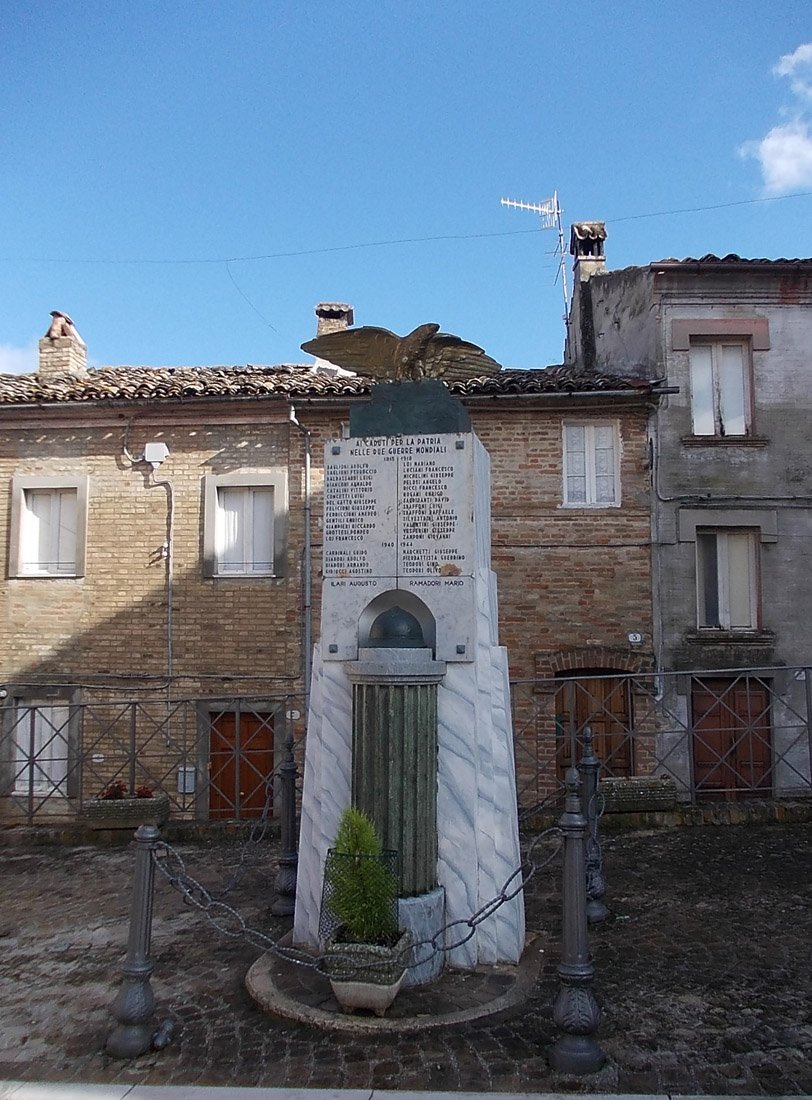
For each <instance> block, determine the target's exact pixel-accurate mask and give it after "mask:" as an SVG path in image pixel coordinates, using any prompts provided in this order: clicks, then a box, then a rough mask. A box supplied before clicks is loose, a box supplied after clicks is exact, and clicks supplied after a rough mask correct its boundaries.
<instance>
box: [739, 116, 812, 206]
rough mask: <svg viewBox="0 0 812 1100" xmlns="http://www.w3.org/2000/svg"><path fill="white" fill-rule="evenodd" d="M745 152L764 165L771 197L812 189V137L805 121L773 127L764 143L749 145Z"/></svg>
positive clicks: (764, 177) (763, 175) (763, 168)
mask: <svg viewBox="0 0 812 1100" xmlns="http://www.w3.org/2000/svg"><path fill="white" fill-rule="evenodd" d="M741 152H742V155H743V156H749V157H755V158H756V160H758V161H759V163H760V164H761V175H762V177H763V179H764V190H765V191H766V193H767V194H768V195H787V194H789V193H790V192H792V191H797V190H798V188H799V187H800V188H803V187H812V136H810V134H809V126H808V124H807V123H806V122H803V121H802V120H801V119H796V120H795V121H794V122H788V123H787V124H786V125H785V126H773V128H772V130H770V132H769V133H768V134H767V135H766V137H763V138H762V139H761V141H748V142H746V143H745V144H744V145H743V146H742V148H741Z"/></svg>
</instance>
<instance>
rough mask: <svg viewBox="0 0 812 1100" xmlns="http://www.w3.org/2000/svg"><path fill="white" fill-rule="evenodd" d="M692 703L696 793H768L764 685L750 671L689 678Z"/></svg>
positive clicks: (701, 795)
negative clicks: (745, 673)
mask: <svg viewBox="0 0 812 1100" xmlns="http://www.w3.org/2000/svg"><path fill="white" fill-rule="evenodd" d="M691 707H692V718H693V721H692V727H693V755H694V783H695V786H696V795H697V798H699V799H705V800H710V799H712V800H719V799H725V800H729V799H740V798H764V797H766V796H767V795H769V793H770V789H771V778H770V773H771V748H770V691H769V687H768V685H767V684H766V683H765V682H764V681H763V680H758V679H756V678H755V677H752V676H736V677H721V676H720V677H713V678H706V677H701V678H700V677H694V680H693V684H692V690H691Z"/></svg>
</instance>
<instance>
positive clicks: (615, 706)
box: [555, 670, 633, 778]
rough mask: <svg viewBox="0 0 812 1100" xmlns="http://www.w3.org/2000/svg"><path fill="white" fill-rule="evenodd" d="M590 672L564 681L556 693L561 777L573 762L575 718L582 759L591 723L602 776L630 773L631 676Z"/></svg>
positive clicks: (593, 743) (558, 757) (596, 671)
mask: <svg viewBox="0 0 812 1100" xmlns="http://www.w3.org/2000/svg"><path fill="white" fill-rule="evenodd" d="M589 671H591V670H589ZM589 671H587V674H586V675H585V676H583V678H582V677H580V676H579V677H578V679H577V680H568V681H565V682H564V683H562V684H561V687H560V688H559V689H558V691H557V692H556V700H555V714H556V730H557V733H558V738H557V739H558V746H557V754H556V755H557V763H558V774H559V778H563V777H564V773H565V771H566V769H567V768H568V767H569V765H570V732H571V729H572V723H573V721H574V727H575V736H576V741H577V744H578V746H579V748H578V757H579V759H580V754H581V748H580V746H581V745H582V744H583V730H584V726H586V725H589V726H590V727H591V728H592V737H593V742H592V745H593V748H594V750H595V755H596V756H597V757H598V759H599V760H600V762H601V775H612V776H627V775H631V774H632V763H633V761H632V734H631V730H632V713H631V710H632V706H631V702H632V701H631V697H630V692H629V680H628V677H626V676H611V675H609V676H606V675H600V674H599V673H600V671H601V670H595V671H594V672H593V674H592V675H591V676H590V675H589ZM564 675H567V674H566V673H565V674H564Z"/></svg>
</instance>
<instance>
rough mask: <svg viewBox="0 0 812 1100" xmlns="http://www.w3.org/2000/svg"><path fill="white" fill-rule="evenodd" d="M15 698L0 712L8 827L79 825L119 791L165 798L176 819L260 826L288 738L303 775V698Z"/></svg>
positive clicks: (0, 768) (1, 780)
mask: <svg viewBox="0 0 812 1100" xmlns="http://www.w3.org/2000/svg"><path fill="white" fill-rule="evenodd" d="M10 695H11V697H12V701H11V703H10V704H8V705H6V706H5V707H4V708H3V710H2V712H0V713H2V720H3V725H2V741H1V742H0V795H2V796H5V797H4V798H3V799H2V801H3V802H5V807H4V812H5V817H6V818H7V819H8V818H11V819H16V820H24V821H25V822H26V823H28V824H33V823H34V822H35V820H36V821H40V822H41V821H44V820H46V819H50V820H65V819H70V820H73V819H75V818H76V817H77V816H78V815H80V814H81V813H82V809H83V807H84V806H85V804H86V803H87V802H88V801H89V800H94V799H99V798H102V797H103V796H104V793H105V792H106V791H109V790H110V788H111V787H112V786H113V785H115V784H119V785H121V786H122V787H123V789H124V793H125V795H129V796H135V795H136V793H137V792H138V790H139V788H142V789H143V788H148V789H149V790H152V791H154V792H159V791H163V792H165V793H166V794H167V796H168V798H169V803H170V810H171V813H172V815H173V817H176V818H181V819H187V820H205V821H208V820H227V821H241V820H247V819H254V818H258V817H261V816H262V815H263V814H264V813H266V812H268V811H270V812H271V813H273V812H274V797H275V795H276V794H277V792H278V787H279V776H278V773H279V769H280V767H281V765H282V763H283V761H284V752H285V744H286V739H287V738H288V737H289V736H292V738H293V745H294V753H295V755H296V757H297V758H298V763H299V773H300V774H301V765H302V762H303V761H302V754H303V747H304V732H305V722H304V713H305V710H304V696H303V695H301V694H299V695H280V696H269V695H262V696H218V697H217V698H206V699H200V698H195V699H173V700H167V698H166V697H159V698H144V699H113V700H105V701H94V702H66V701H64V700H62V701H56V702H53V703H52V702H50V701H49V702H36V703H35V702H33V701H32V702H27V701H25V700H23V699H20V698H16V699H15V698H14V696H13V689H12V692H10ZM110 805H111V807H113V806H114V803H113V801H112V800H111V802H110Z"/></svg>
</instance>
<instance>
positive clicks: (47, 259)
mask: <svg viewBox="0 0 812 1100" xmlns="http://www.w3.org/2000/svg"><path fill="white" fill-rule="evenodd" d="M810 195H812V191H799V192H798V193H797V194H794V195H771V196H766V197H764V198H761V199H739V200H738V201H736V202H719V203H713V204H712V205H709V206H684V207H680V208H679V209H676V210H653V211H650V212H649V213H647V214H625V215H623V216H621V217H618V218H614V217H606V218H604V219H603V220H604V221H606V222H608V223H609V224H617V223H618V222H631V221H641V220H642V219H643V218H665V217H668V216H669V215H672V214H699V213H702V212H703V211H706V210H725V209H727V208H729V207H733V206H753V205H755V204H757V203H762V202H784V201H786V200H788V199H805V198H809V196H810ZM541 231H542V230H541V227H537V228H535V229H513V230H509V231H507V232H500V233H445V234H442V235H440V236H436V237H398V238H394V239H393V240H388V241H361V242H359V243H357V244H340V245H333V246H329V247H327V248H304V249H297V250H293V251H289V252H265V253H262V254H258V255H252V256H215V257H203V258H201V259H162V260H159V259H154V258H147V259H141V260H131V259H121V258H119V259H112V260H91V259H82V258H76V257H70V258H67V257H64V256H0V263H6V264H122V265H124V264H133V265H139V264H154V265H162V264H165V265H171V264H176V265H181V264H188V265H192V264H229V263H241V262H242V263H246V262H248V261H251V260H284V259H292V258H295V257H297V256H324V255H327V254H328V253H330V252H352V251H355V250H358V249H363V248H388V247H390V246H392V245H401V244H430V243H432V242H435V241H475V240H484V239H487V238H489V237H520V236H523V235H525V234H528V233H540V232H541ZM556 251H557V250H553V251H551V252H549V253H545V255H550V256H554V255H556Z"/></svg>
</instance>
